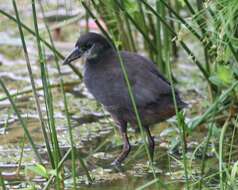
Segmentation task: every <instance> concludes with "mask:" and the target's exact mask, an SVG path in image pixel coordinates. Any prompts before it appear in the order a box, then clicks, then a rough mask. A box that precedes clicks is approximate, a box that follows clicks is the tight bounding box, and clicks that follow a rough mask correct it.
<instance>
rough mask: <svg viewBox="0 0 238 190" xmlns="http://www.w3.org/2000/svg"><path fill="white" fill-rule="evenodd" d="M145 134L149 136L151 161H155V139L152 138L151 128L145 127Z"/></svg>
mask: <svg viewBox="0 0 238 190" xmlns="http://www.w3.org/2000/svg"><path fill="white" fill-rule="evenodd" d="M144 129H145V132H146V134H147V139H148V144H149V152H150V158H151V161H153V158H154V149H155V141H154V137H152V136H151V133H150V129H149V126H144Z"/></svg>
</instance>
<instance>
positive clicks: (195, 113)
mask: <svg viewBox="0 0 238 190" xmlns="http://www.w3.org/2000/svg"><path fill="white" fill-rule="evenodd" d="M237 13H238V4H237V0H215V1H209V0H191V1H188V0H178V1H173V0H79V1H73V0H70V1H58V0H57V1H54V0H50V1H35V0H21V1H16V0H12V1H7V0H1V4H0V15H1V17H0V21H1V26H0V33H1V37H0V116H1V117H0V132H1V139H0V145H1V146H0V174H1V175H0V184H1V187H2V189H13V188H16V189H22V188H27V189H50V188H53V189H64V188H65V189H72V188H73V189H77V188H82V189H106V188H108V189H236V188H237V186H238V178H237V170H238V161H237V159H238V156H237V147H238V142H237V138H235V137H236V135H237V122H238V116H237V112H238V104H237V103H238V101H237V97H238V96H237V95H238V87H237V86H238V81H237V78H238V15H237ZM87 31H96V32H100V33H102V34H104V36H105V37H107V38H108V40H110V41H111V42H112V43H113V44H114V45H115V48H116V49H117V50H121V49H123V50H128V51H133V52H138V53H140V54H142V55H145V56H147V57H149V58H150V59H151V60H153V62H154V63H155V64H156V65H157V66H158V68H159V69H160V71H161V72H162V73H163V74H164V75H165V76H166V77H167V78H168V79H169V80H170V82H171V84H172V86H173V87H174V86H178V87H179V89H180V91H181V93H182V96H183V97H184V100H185V101H186V102H187V103H188V107H187V108H186V109H185V110H184V112H178V111H177V113H176V117H174V118H171V119H170V120H169V121H168V122H165V123H161V124H158V125H156V126H154V127H153V128H152V133H153V136H155V141H156V155H155V163H153V164H152V163H150V164H149V165H147V163H146V162H147V160H148V159H147V157H146V155H147V154H146V152H148V151H145V150H144V144H146V140H144V138H143V136H144V135H143V134H142V135H140V133H138V132H134V131H130V133H129V136H130V139H131V141H132V146H133V152H132V154H131V155H130V156H129V158H128V159H127V160H126V161H125V163H124V164H125V165H124V166H123V167H122V168H120V169H119V170H116V169H115V168H110V167H109V163H110V161H112V160H113V158H115V156H116V155H117V152H118V151H120V147H121V146H122V142H121V140H120V137H119V136H118V135H117V133H116V128H115V124H113V122H112V120H111V118H110V117H109V115H108V113H106V112H105V111H104V110H103V108H102V107H101V105H99V104H98V103H96V102H95V100H94V99H92V97H91V95H90V94H89V93H88V92H87V90H86V89H85V87H84V85H83V83H82V74H81V73H82V67H81V66H80V65H79V64H71V65H70V68H68V67H65V66H64V67H63V66H61V63H62V60H63V58H64V55H66V54H67V51H68V50H69V49H71V48H72V47H73V46H74V42H75V41H76V39H77V38H78V37H79V35H80V33H85V32H87ZM122 69H123V63H122ZM124 74H125V78H127V74H126V72H124ZM128 88H129V90H130V84H128ZM131 97H132V99H133V94H132V95H131ZM174 104H176V101H175V102H174ZM134 110H135V111H136V105H135V104H134ZM137 119H138V121H139V120H140V118H139V116H138V118H137ZM139 122H140V121H139ZM141 132H142V133H143V131H142V130H141ZM148 157H149V155H148Z"/></svg>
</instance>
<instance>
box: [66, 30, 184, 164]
mask: <svg viewBox="0 0 238 190" xmlns="http://www.w3.org/2000/svg"><path fill="white" fill-rule="evenodd" d="M119 53H120V56H121V58H122V60H123V63H124V65H125V68H126V70H127V73H128V77H129V81H130V84H131V88H132V93H133V95H134V98H135V102H136V105H137V108H138V111H139V115H140V119H141V122H142V125H143V128H144V130H145V131H146V134H147V137H148V145H149V151H150V155H151V158H153V153H154V139H153V137H152V136H151V133H150V130H149V126H150V125H152V124H155V123H158V122H161V121H164V120H166V119H168V118H170V117H172V116H173V115H175V108H174V104H173V98H172V91H171V86H170V83H169V82H168V81H167V80H166V79H165V78H164V77H163V76H162V75H161V74H160V72H159V71H158V70H157V68H156V66H155V65H154V64H153V63H152V62H151V61H150V60H148V59H146V58H145V57H143V56H140V55H138V54H135V53H131V52H127V51H120V52H119ZM82 55H86V64H85V70H84V82H85V85H86V87H87V88H88V90H89V91H90V92H91V93H92V94H93V96H94V97H95V98H96V100H97V101H99V102H100V103H102V104H103V106H104V107H105V109H106V110H107V111H108V112H109V113H110V114H111V116H112V118H113V119H114V120H115V122H116V123H117V125H118V128H119V131H120V133H121V135H122V138H123V141H124V146H123V151H122V152H121V154H120V155H119V156H118V157H117V158H116V159H115V160H114V162H113V163H112V164H113V165H117V164H120V163H121V162H122V161H123V160H124V159H125V158H126V157H127V155H128V153H129V152H130V149H131V147H130V143H129V140H128V137H127V124H128V123H130V124H131V126H132V127H136V126H137V120H136V116H135V114H134V111H133V107H132V102H131V99H130V96H129V93H128V88H127V85H126V82H125V79H124V75H123V72H122V69H121V66H120V60H119V57H118V53H117V52H116V51H115V49H114V48H113V46H112V45H111V44H110V42H109V41H108V40H106V38H104V37H103V36H101V35H100V34H97V33H87V34H84V35H82V36H81V37H80V38H79V40H78V41H77V43H76V45H75V48H74V49H73V51H72V52H71V53H70V54H69V55H68V56H67V57H66V58H65V60H64V64H67V63H70V62H71V61H74V60H76V59H78V58H80V57H81V56H82ZM176 100H177V104H178V108H179V109H182V108H183V107H184V106H185V103H184V102H183V101H182V100H181V99H180V97H179V94H178V92H177V91H176Z"/></svg>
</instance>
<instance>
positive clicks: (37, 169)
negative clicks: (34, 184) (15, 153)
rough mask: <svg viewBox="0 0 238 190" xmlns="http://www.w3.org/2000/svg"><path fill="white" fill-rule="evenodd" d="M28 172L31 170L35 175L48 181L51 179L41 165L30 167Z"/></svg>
mask: <svg viewBox="0 0 238 190" xmlns="http://www.w3.org/2000/svg"><path fill="white" fill-rule="evenodd" d="M26 170H30V171H32V172H33V173H35V174H36V175H39V176H42V177H44V178H46V179H48V178H49V174H48V172H47V170H46V169H45V167H44V166H42V165H41V164H36V165H35V166H29V167H27V168H26Z"/></svg>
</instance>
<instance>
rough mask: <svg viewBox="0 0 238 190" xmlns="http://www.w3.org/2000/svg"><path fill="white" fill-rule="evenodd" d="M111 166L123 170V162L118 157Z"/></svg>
mask: <svg viewBox="0 0 238 190" xmlns="http://www.w3.org/2000/svg"><path fill="white" fill-rule="evenodd" d="M110 166H111V167H113V168H114V169H116V170H117V171H122V164H121V162H120V161H118V160H117V159H116V160H114V161H113V162H112V163H111V164H110Z"/></svg>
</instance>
